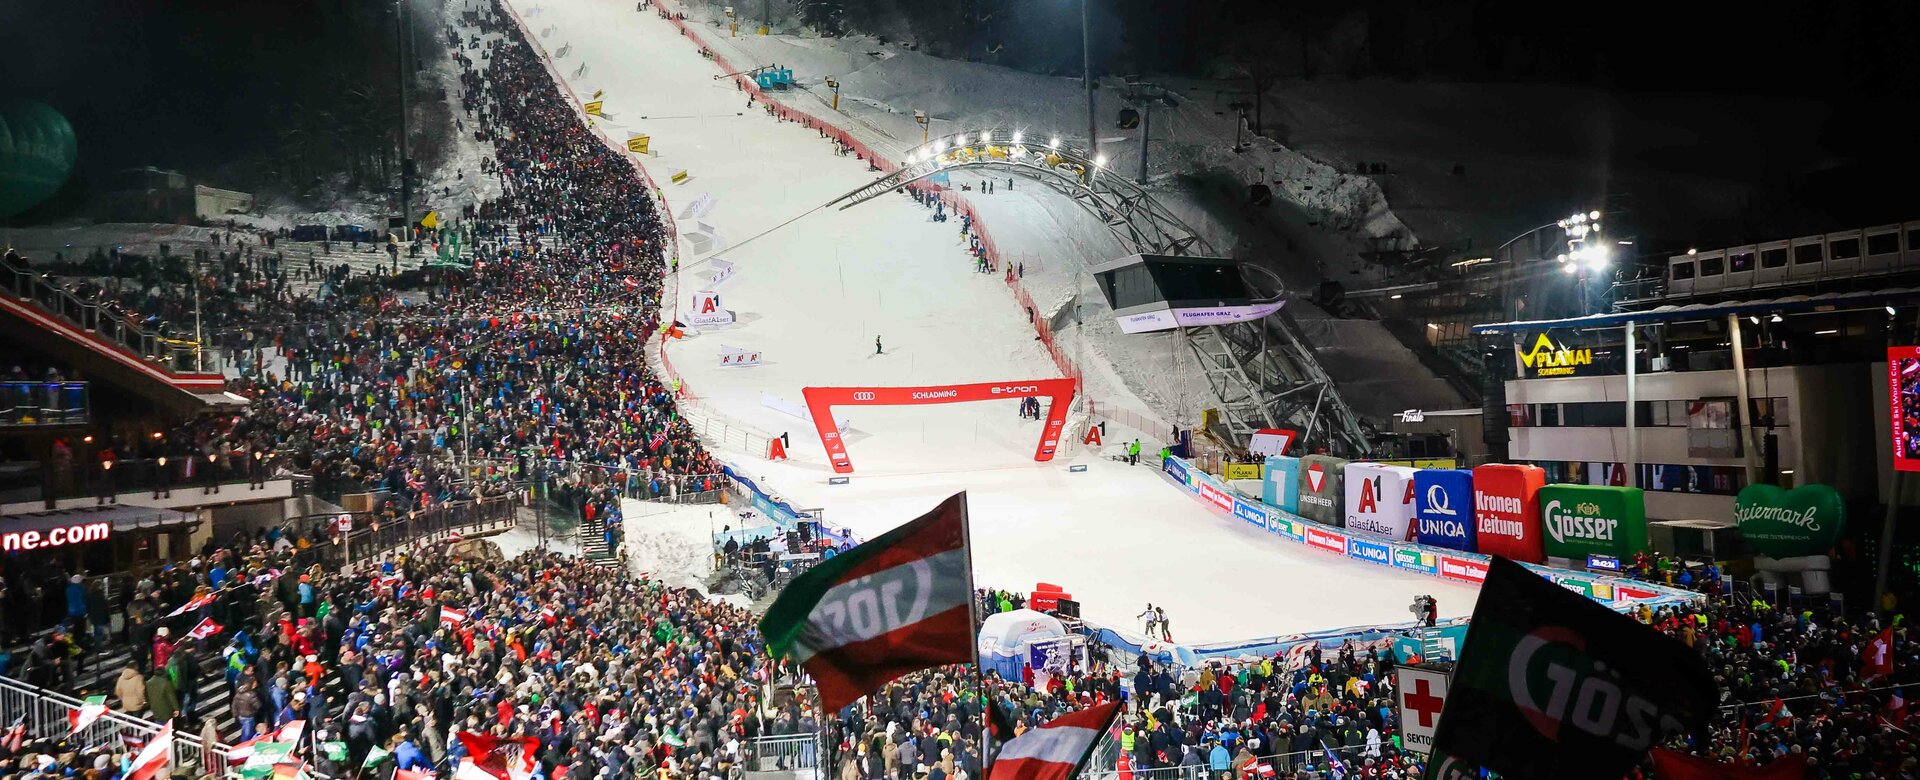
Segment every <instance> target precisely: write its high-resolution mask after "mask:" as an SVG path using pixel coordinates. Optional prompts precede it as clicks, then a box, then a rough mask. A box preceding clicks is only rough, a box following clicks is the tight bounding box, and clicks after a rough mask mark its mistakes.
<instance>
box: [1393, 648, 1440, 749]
mask: <svg viewBox="0 0 1920 780" xmlns="http://www.w3.org/2000/svg"><path fill="white" fill-rule="evenodd" d="M1394 673H1395V675H1396V677H1397V685H1396V688H1397V690H1398V692H1399V698H1400V732H1401V735H1402V743H1403V744H1405V745H1406V747H1407V749H1409V750H1413V751H1417V752H1420V753H1428V754H1431V753H1432V752H1433V732H1434V730H1435V729H1436V728H1438V727H1439V725H1440V711H1441V710H1443V709H1445V708H1446V706H1447V673H1446V672H1442V671H1439V670H1437V669H1425V668H1421V667H1417V666H1402V667H1399V668H1397V669H1395V670H1394Z"/></svg>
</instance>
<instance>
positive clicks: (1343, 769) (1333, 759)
mask: <svg viewBox="0 0 1920 780" xmlns="http://www.w3.org/2000/svg"><path fill="white" fill-rule="evenodd" d="M1320 752H1322V753H1325V754H1326V755H1327V776H1328V777H1331V778H1333V780H1345V778H1346V776H1347V764H1346V762H1344V761H1341V760H1340V757H1339V756H1336V755H1334V754H1333V751H1332V750H1329V749H1328V748H1327V741H1326V740H1324V739H1323V740H1320Z"/></svg>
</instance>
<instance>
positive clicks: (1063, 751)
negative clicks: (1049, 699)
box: [987, 702, 1120, 780]
mask: <svg viewBox="0 0 1920 780" xmlns="http://www.w3.org/2000/svg"><path fill="white" fill-rule="evenodd" d="M1119 715H1120V703H1119V702H1111V703H1107V704H1102V705H1099V706H1097V707H1088V708H1087V709H1084V710H1081V711H1079V712H1070V713H1067V714H1065V715H1062V716H1060V717H1058V718H1054V719H1053V720H1052V721H1050V722H1048V723H1047V724H1045V725H1043V726H1041V727H1040V728H1037V729H1034V730H1032V731H1029V732H1027V733H1025V734H1021V735H1020V736H1018V737H1016V738H1014V740H1013V741H1012V742H1008V743H1007V745H1006V747H1003V748H1001V749H1000V758H999V759H998V760H996V761H994V762H993V770H992V772H991V773H989V774H988V775H987V780H1067V778H1069V777H1073V776H1074V775H1076V774H1079V772H1080V768H1081V767H1082V766H1084V765H1085V764H1086V763H1087V757H1088V756H1091V755H1092V754H1093V746H1094V745H1097V744H1099V743H1100V737H1101V736H1103V735H1105V734H1106V733H1107V730H1108V729H1110V728H1112V727H1113V720H1114V718H1116V717H1119Z"/></svg>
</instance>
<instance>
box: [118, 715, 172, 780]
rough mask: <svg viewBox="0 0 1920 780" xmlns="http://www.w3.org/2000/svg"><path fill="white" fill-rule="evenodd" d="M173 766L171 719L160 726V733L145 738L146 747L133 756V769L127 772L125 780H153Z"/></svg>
mask: <svg viewBox="0 0 1920 780" xmlns="http://www.w3.org/2000/svg"><path fill="white" fill-rule="evenodd" d="M170 766H173V721H171V720H169V721H167V725H165V726H161V727H160V733H158V734H155V735H153V739H150V740H147V745H146V747H143V748H141V749H140V754H139V755H137V756H134V757H133V769H131V770H129V771H128V773H127V780H153V778H155V777H159V776H161V775H164V774H165V773H166V769H167V768H168V767H170Z"/></svg>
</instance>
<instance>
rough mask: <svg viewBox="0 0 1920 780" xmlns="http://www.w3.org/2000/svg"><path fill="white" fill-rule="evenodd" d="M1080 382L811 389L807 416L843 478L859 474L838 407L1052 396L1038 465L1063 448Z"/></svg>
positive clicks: (1038, 450) (1037, 451)
mask: <svg viewBox="0 0 1920 780" xmlns="http://www.w3.org/2000/svg"><path fill="white" fill-rule="evenodd" d="M1073 385H1074V380H1072V379H1067V378H1060V379H1028V380H1024V381H1018V382H977V383H974V384H968V385H928V386H926V387H808V388H803V389H802V390H801V391H800V392H801V394H802V395H803V396H805V397H806V399H807V412H808V413H809V414H811V415H813V425H814V427H815V428H817V429H819V431H820V443H821V444H822V445H824V446H825V447H826V448H827V460H828V461H830V462H832V463H833V470H834V471H835V472H837V473H840V474H847V473H851V472H852V471H853V461H852V460H851V459H849V458H848V457H847V443H846V442H845V441H844V440H842V439H841V437H840V427H839V426H838V425H836V424H834V421H833V407H835V406H913V405H918V404H956V403H965V402H967V401H998V400H1003V399H1004V400H1013V399H1019V398H1025V397H1027V396H1048V397H1051V398H1052V399H1053V403H1051V404H1049V405H1048V407H1047V425H1046V427H1045V428H1042V429H1041V430H1040V443H1039V445H1037V446H1036V447H1035V448H1034V452H1033V459H1034V460H1036V461H1048V460H1053V453H1054V450H1056V449H1058V448H1059V447H1060V434H1061V432H1062V430H1063V429H1064V428H1065V427H1066V424H1067V407H1069V406H1071V405H1072V404H1073Z"/></svg>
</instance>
